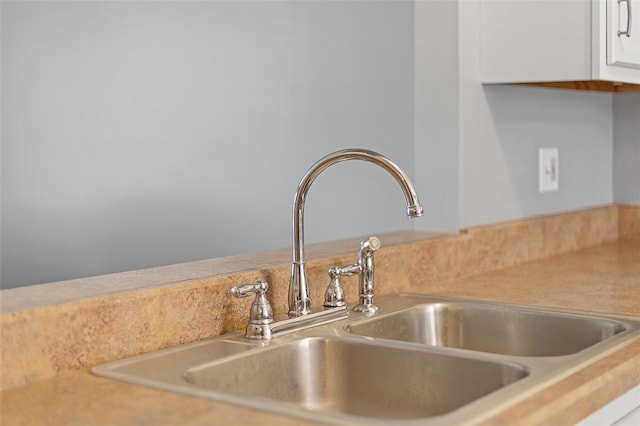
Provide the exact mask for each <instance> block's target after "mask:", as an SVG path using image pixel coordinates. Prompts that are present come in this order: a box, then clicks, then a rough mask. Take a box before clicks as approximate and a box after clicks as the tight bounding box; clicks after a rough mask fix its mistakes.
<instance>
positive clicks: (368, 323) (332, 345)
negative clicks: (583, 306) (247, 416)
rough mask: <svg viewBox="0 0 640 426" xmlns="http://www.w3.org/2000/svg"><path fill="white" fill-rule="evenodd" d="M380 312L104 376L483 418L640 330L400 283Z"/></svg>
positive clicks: (208, 344)
mask: <svg viewBox="0 0 640 426" xmlns="http://www.w3.org/2000/svg"><path fill="white" fill-rule="evenodd" d="M377 303H378V305H379V306H380V310H379V312H378V313H377V314H375V315H373V316H368V315H367V314H356V313H353V312H352V313H351V316H350V318H348V319H342V320H340V321H336V322H333V323H330V324H323V325H319V326H315V327H312V328H308V329H304V330H301V331H295V332H291V333H289V334H285V335H282V336H278V337H275V338H274V339H273V340H270V341H259V340H250V339H246V338H244V337H243V335H242V333H231V334H227V335H224V336H220V337H218V338H215V339H210V340H207V341H203V342H198V343H193V344H189V345H184V346H180V347H177V348H172V349H167V350H164V351H159V352H156V353H152V354H147V355H141V356H138V357H134V358H129V359H125V360H122V361H116V362H113V363H109V364H105V365H102V366H98V367H96V368H94V369H93V372H94V373H95V374H97V375H100V376H104V377H109V378H113V379H118V380H123V381H126V382H129V383H135V384H140V385H145V386H151V387H155V388H159V389H165V390H168V391H172V392H180V393H184V394H188V395H193V396H198V397H203V398H210V399H215V400H218V401H222V402H227V403H231V404H236V405H242V406H246V407H251V408H255V409H261V410H267V411H272V412H277V413H280V414H283V415H287V416H294V417H299V418H305V419H310V420H314V421H319V422H323V423H331V424H367V425H394V424H395V425H403V426H407V425H418V424H420V425H449V424H462V423H468V422H480V421H482V419H485V418H487V417H488V416H490V415H491V413H495V412H496V411H498V410H503V409H505V408H507V407H509V406H511V405H513V404H515V403H516V402H517V401H519V400H521V399H522V398H525V397H526V396H528V395H531V394H532V393H533V392H536V391H538V390H540V389H543V388H544V387H545V386H548V385H550V384H551V383H553V382H555V381H557V380H560V379H561V378H563V377H565V376H566V375H568V374H570V373H571V372H573V371H576V370H577V369H579V368H582V367H583V366H584V365H586V364H588V363H591V362H594V361H595V360H597V359H598V358H599V357H602V356H603V355H604V354H606V353H607V352H609V351H611V350H614V349H615V348H617V347H620V346H621V345H624V344H626V343H628V342H630V341H632V340H637V339H640V318H636V317H624V316H615V315H600V314H598V315H596V314H589V313H584V312H571V311H564V310H555V309H554V310H549V309H540V308H526V307H521V306H511V305H506V304H497V303H490V302H478V301H469V300H462V299H451V298H442V297H431V296H426V295H415V294H396V295H390V296H383V297H379V298H377Z"/></svg>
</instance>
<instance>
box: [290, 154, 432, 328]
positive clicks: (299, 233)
mask: <svg viewBox="0 0 640 426" xmlns="http://www.w3.org/2000/svg"><path fill="white" fill-rule="evenodd" d="M346 160H363V161H368V162H370V163H373V164H376V165H378V166H380V167H382V168H383V169H384V170H386V171H387V172H389V174H391V176H393V177H394V178H395V180H396V181H397V182H398V184H399V185H400V188H401V189H402V191H403V192H404V195H405V197H406V199H407V216H409V217H410V218H414V217H420V216H422V215H423V214H424V211H423V209H422V204H420V201H419V200H418V196H417V194H416V191H415V189H414V187H413V184H412V183H411V180H410V179H409V177H408V176H407V175H406V174H405V173H404V172H403V171H402V170H401V169H400V167H398V166H397V165H396V164H395V163H394V162H392V161H391V160H389V159H388V158H387V157H385V156H384V155H381V154H378V153H377V152H374V151H369V150H365V149H345V150H342V151H336V152H334V153H332V154H329V155H327V156H326V157H323V158H321V159H320V160H319V161H318V162H317V163H315V164H314V165H313V166H311V168H310V169H309V170H308V171H307V173H306V174H305V175H304V176H303V177H302V180H300V184H299V185H298V189H297V191H296V195H295V198H294V202H293V260H292V262H291V282H290V283H289V317H292V318H293V317H299V316H302V315H307V314H309V313H310V312H311V300H310V298H309V282H308V280H307V268H306V265H305V257H304V204H305V199H306V196H307V192H308V191H309V187H311V184H312V183H313V181H314V180H315V179H316V177H318V175H319V174H320V173H322V171H323V170H325V169H326V168H328V167H329V166H331V165H333V164H336V163H339V162H341V161H346Z"/></svg>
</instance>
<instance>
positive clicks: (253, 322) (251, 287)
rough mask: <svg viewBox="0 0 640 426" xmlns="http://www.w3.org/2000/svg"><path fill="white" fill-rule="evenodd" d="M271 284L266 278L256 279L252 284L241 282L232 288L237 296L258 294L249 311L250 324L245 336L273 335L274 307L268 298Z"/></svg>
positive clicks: (260, 336)
mask: <svg viewBox="0 0 640 426" xmlns="http://www.w3.org/2000/svg"><path fill="white" fill-rule="evenodd" d="M268 288H269V284H267V282H266V281H264V280H256V281H255V282H253V283H251V284H239V285H237V286H234V287H233V288H232V289H231V294H233V295H234V297H237V298H243V297H248V296H251V295H252V294H255V295H256V298H255V300H254V301H253V304H252V305H251V311H250V313H249V324H247V330H246V332H245V334H244V336H245V337H246V338H248V339H261V340H269V339H271V337H272V330H271V324H272V323H273V309H272V308H271V304H270V303H269V300H268V299H267V294H266V293H267V289H268Z"/></svg>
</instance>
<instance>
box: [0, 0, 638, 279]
mask: <svg viewBox="0 0 640 426" xmlns="http://www.w3.org/2000/svg"><path fill="white" fill-rule="evenodd" d="M1 7H2V16H1V18H2V70H1V71H2V76H1V78H2V107H3V108H2V156H1V161H2V194H1V195H2V211H1V214H2V216H1V218H2V229H1V232H2V234H1V235H2V286H3V287H5V288H6V287H12V286H19V285H26V284H35V283H40V282H50V281H55V280H62V279H69V278H75V277H82V276H89V275H97V274H103V273H109V272H116V271H123V270H130V269H140V268H144V267H150V266H157V265H162V264H169V263H178V262H183V261H191V260H197V259H202V258H210V257H219V256H224V255H230V254H236V253H243V252H255V251H262V250H269V249H273V248H283V247H290V240H291V214H292V211H291V209H292V201H293V194H294V192H295V188H296V186H297V183H298V181H299V179H300V178H301V177H302V175H303V174H304V172H305V171H306V170H307V168H308V167H309V166H310V165H311V164H312V163H313V162H315V161H316V160H318V159H319V158H320V157H322V156H323V155H325V154H327V153H329V152H331V151H334V150H337V149H341V148H345V147H351V146H358V147H365V148H369V149H374V150H378V151H380V152H382V153H384V154H386V155H388V156H389V157H390V158H392V159H393V160H395V161H396V162H397V163H398V164H399V165H400V166H401V167H403V168H404V169H405V170H406V171H407V172H408V173H409V174H410V175H411V176H413V177H414V181H415V183H416V186H417V188H418V191H419V193H420V195H421V196H422V199H423V203H424V205H425V208H426V211H427V217H426V218H423V219H420V220H415V221H410V220H408V219H406V217H405V216H404V214H403V212H404V199H403V197H402V195H401V193H400V191H399V190H398V188H397V185H396V183H395V182H394V181H393V180H392V179H390V178H389V177H388V176H386V175H385V174H384V172H382V171H381V170H378V169H377V168H375V166H372V165H370V164H363V163H357V162H351V164H348V163H343V164H339V165H337V166H335V167H333V168H330V169H328V170H327V171H326V172H325V173H324V174H323V175H322V176H320V177H319V178H318V180H317V181H316V183H314V186H313V188H312V189H311V191H310V193H309V198H308V203H307V221H306V225H307V241H308V242H314V241H325V240H333V239H338V238H344V237H348V236H356V235H365V234H371V233H379V232H386V231H391V230H401V229H414V228H415V229H431V230H443V231H454V232H455V231H457V229H458V228H459V227H461V226H472V225H476V224H481V223H490V222H496V221H500V220H507V219H514V218H520V217H523V216H529V215H533V214H541V213H551V212H558V211H563V210H567V209H574V208H581V207H587V206H593V205H600V204H606V203H609V202H611V201H612V199H613V195H612V193H613V184H614V183H615V185H616V188H623V187H624V185H625V184H624V182H627V179H629V178H628V177H627V176H628V173H637V172H636V170H637V168H634V166H633V164H630V165H626V166H624V167H623V169H624V170H626V172H627V173H626V174H625V173H623V174H622V175H621V176H618V173H617V172H616V175H615V177H614V172H613V170H612V163H613V161H614V158H613V155H614V139H613V135H614V134H615V135H620V134H624V133H625V132H627V134H628V135H629V137H628V138H626V139H625V140H629V141H630V142H628V143H629V144H630V146H632V147H633V146H635V147H637V145H638V143H637V142H633V139H634V135H635V133H636V132H637V130H636V129H637V127H635V128H634V127H633V125H631V124H630V123H631V122H633V123H635V122H636V121H637V120H635V116H634V115H633V113H631V115H629V116H625V115H624V114H618V110H619V109H620V108H619V107H618V104H619V103H618V98H617V97H616V99H615V101H614V100H612V99H613V97H612V96H611V95H607V94H597V93H596V94H594V93H581V92H565V91H552V90H541V89H530V88H516V87H486V86H482V85H481V84H479V81H478V61H479V58H478V45H477V43H478V38H477V33H478V31H477V30H478V22H477V18H478V16H477V3H476V2H459V3H458V2H452V1H446V2H431V1H430V2H417V3H416V4H414V3H413V2H397V1H394V2H391V1H389V2H361V1H354V2H349V1H340V2H193V3H192V2H162V3H158V2H127V3H121V2H118V3H115V2H94V3H88V2H68V3H63V2H43V3H31V2H7V1H3V2H2V3H1ZM443 34H444V35H443ZM628 96H629V98H628V99H632V100H631V101H627V102H631V103H633V104H634V105H636V110H635V111H637V99H638V97H637V96H636V95H628ZM634 99H635V100H634ZM612 102H614V104H615V105H614V107H612ZM634 102H635V103H634ZM620 129H622V130H620ZM634 143H636V145H633V144H634ZM540 146H558V147H559V148H560V191H559V192H558V193H555V194H542V195H540V194H538V193H537V174H536V173H537V172H536V170H537V149H538V147H540ZM620 146H622V145H620ZM625 146H626V145H625ZM618 147H619V145H618V143H617V142H616V144H615V149H616V150H617V149H618ZM632 149H633V148H632ZM636 152H637V151H636ZM616 158H619V157H616ZM616 161H617V160H616ZM616 171H617V168H616ZM635 176H637V174H636V175H635ZM614 179H615V182H612V181H613V180H614ZM633 185H634V184H631V187H632V188H637V185H636V186H633ZM616 191H617V190H616ZM616 194H617V192H616ZM636 194H637V192H636ZM616 198H617V195H616ZM632 201H633V199H632ZM383 243H384V242H383Z"/></svg>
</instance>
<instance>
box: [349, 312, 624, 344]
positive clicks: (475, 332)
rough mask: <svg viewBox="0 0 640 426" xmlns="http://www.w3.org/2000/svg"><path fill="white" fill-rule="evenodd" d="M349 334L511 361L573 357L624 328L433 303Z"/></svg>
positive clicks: (577, 318)
mask: <svg viewBox="0 0 640 426" xmlns="http://www.w3.org/2000/svg"><path fill="white" fill-rule="evenodd" d="M347 329H348V330H349V331H350V332H351V333H353V334H359V335H363V336H370V337H377V338H381V339H392V340H402V341H406V342H416V343H422V344H426V345H433V346H446V347H451V348H461V349H468V350H473V351H482V352H491V353H497V354H504V355H516V356H533V357H543V356H560V355H568V354H573V353H576V352H579V351H581V350H583V349H586V348H588V347H591V346H593V345H595V344H596V343H599V342H601V341H603V340H605V339H608V338H609V337H612V336H614V335H616V334H618V333H621V332H623V331H625V330H626V329H627V326H626V325H625V324H624V323H621V322H619V321H614V320H610V319H605V318H601V317H594V316H584V315H578V314H566V313H558V312H549V311H544V310H539V309H527V308H518V307H506V306H504V305H501V306H498V305H496V304H489V303H480V302H459V301H434V302H431V303H425V304H420V305H417V306H414V307H411V308H408V309H405V310H402V311H400V312H395V313H391V314H387V315H381V316H377V317H374V318H371V319H369V320H366V321H361V322H358V323H355V324H351V325H349V326H347Z"/></svg>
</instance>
